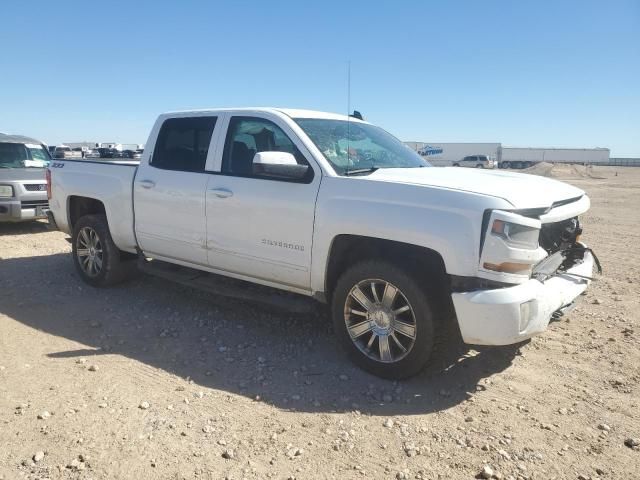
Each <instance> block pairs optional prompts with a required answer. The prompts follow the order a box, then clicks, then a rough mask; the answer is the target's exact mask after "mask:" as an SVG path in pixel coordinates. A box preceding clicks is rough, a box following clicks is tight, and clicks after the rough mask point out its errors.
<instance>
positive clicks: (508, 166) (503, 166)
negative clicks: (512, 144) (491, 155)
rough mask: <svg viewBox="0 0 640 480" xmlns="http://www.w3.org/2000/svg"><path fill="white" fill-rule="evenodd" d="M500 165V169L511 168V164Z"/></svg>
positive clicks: (502, 163) (503, 163)
mask: <svg viewBox="0 0 640 480" xmlns="http://www.w3.org/2000/svg"><path fill="white" fill-rule="evenodd" d="M500 165H501V167H500V168H511V162H501V163H500Z"/></svg>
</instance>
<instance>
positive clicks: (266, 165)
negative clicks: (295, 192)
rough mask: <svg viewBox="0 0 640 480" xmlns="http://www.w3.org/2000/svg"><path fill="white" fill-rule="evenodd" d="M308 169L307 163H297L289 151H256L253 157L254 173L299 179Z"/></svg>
mask: <svg viewBox="0 0 640 480" xmlns="http://www.w3.org/2000/svg"><path fill="white" fill-rule="evenodd" d="M308 170H309V165H299V164H298V162H297V161H296V157H294V156H293V155H292V154H290V153H289V152H258V153H256V154H255V155H254V157H253V173H254V175H262V176H265V177H273V178H282V179H292V180H301V179H303V178H304V177H305V176H306V174H307V171H308Z"/></svg>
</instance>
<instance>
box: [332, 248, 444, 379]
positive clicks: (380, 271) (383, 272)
mask: <svg viewBox="0 0 640 480" xmlns="http://www.w3.org/2000/svg"><path fill="white" fill-rule="evenodd" d="M432 312H433V307H432V302H431V301H430V299H429V298H428V297H427V295H426V293H425V292H424V285H421V284H420V283H419V282H418V281H416V279H415V278H414V277H413V276H412V275H411V274H410V273H409V272H408V271H406V270H405V269H403V268H400V267H397V266H396V265H394V264H392V263H388V262H385V261H378V260H370V261H364V262H362V263H358V264H356V265H354V266H353V267H351V268H349V269H348V270H347V271H345V272H344V273H343V274H342V276H341V277H340V279H339V280H338V282H337V284H336V288H335V290H334V294H333V299H332V313H333V323H334V328H335V331H336V334H337V336H338V338H339V340H340V342H341V343H342V345H343V347H344V348H345V350H346V351H347V353H348V354H349V356H350V357H351V358H352V360H353V361H354V362H355V363H356V364H357V365H359V366H360V367H361V368H363V369H364V370H367V371H368V372H370V373H373V374H374V375H378V376H380V377H384V378H392V379H399V378H405V377H409V376H412V375H415V374H416V373H418V372H419V371H420V370H422V369H423V368H424V367H425V366H426V364H427V362H428V361H429V358H430V357H431V352H432V350H433V346H434V343H435V331H434V317H433V313H432Z"/></svg>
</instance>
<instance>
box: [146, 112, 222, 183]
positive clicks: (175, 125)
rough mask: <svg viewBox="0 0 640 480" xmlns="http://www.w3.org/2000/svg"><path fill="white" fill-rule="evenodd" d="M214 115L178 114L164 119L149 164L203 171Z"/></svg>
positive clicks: (189, 170) (214, 123)
mask: <svg viewBox="0 0 640 480" xmlns="http://www.w3.org/2000/svg"><path fill="white" fill-rule="evenodd" d="M216 121H217V117H181V118H169V119H167V120H165V121H164V123H163V124H162V127H161V128H160V132H159V133H158V139H157V141H156V146H155V149H154V151H153V158H152V159H151V165H152V166H153V167H156V168H160V169H163V170H178V171H183V172H204V169H205V164H206V161H207V155H208V153H209V144H210V143H211V136H212V134H213V129H214V128H215V125H216Z"/></svg>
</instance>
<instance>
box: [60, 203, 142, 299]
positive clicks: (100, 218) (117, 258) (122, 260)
mask: <svg viewBox="0 0 640 480" xmlns="http://www.w3.org/2000/svg"><path fill="white" fill-rule="evenodd" d="M83 231H84V233H85V234H86V233H87V232H91V231H93V232H95V234H96V237H97V238H98V240H99V245H100V250H101V255H102V256H101V266H100V269H99V271H96V272H95V273H94V274H90V273H88V272H87V271H86V268H87V267H86V266H85V267H83V266H82V265H81V262H83V261H82V260H81V258H86V257H81V256H79V255H78V249H79V246H83V242H84V237H83V233H82V232H83ZM71 248H72V256H73V263H74V265H75V267H76V270H77V271H78V274H79V275H80V277H81V278H82V280H83V281H84V282H85V283H88V284H89V285H91V286H93V287H108V286H111V285H116V284H118V283H121V282H123V281H124V280H126V279H127V278H129V277H130V276H131V275H132V274H133V273H134V272H135V271H136V262H135V260H133V259H132V258H128V257H129V256H130V255H131V254H128V253H126V252H122V251H121V250H119V249H118V247H117V246H116V244H115V243H113V239H112V238H111V233H110V232H109V224H108V223H107V217H106V216H105V215H103V214H95V215H85V216H83V217H81V218H80V219H79V220H78V221H77V222H76V224H75V226H74V227H73V236H72V239H71ZM95 250H96V251H97V248H96V249H95ZM83 263H84V262H83ZM96 264H97V263H96ZM92 272H93V270H92Z"/></svg>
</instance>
